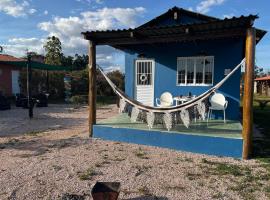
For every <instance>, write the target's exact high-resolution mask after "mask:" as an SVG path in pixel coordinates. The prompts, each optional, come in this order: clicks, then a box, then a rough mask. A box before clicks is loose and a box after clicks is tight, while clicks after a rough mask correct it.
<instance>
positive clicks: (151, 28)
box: [82, 7, 267, 49]
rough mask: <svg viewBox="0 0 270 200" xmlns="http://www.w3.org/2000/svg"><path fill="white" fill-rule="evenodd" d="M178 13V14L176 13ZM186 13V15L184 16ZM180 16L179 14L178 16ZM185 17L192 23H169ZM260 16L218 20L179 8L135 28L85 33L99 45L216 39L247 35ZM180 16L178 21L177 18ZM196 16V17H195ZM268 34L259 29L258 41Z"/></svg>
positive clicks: (84, 33) (86, 36) (116, 45)
mask: <svg viewBox="0 0 270 200" xmlns="http://www.w3.org/2000/svg"><path fill="white" fill-rule="evenodd" d="M175 12H177V15H175ZM181 14H182V15H181ZM175 16H176V17H175ZM181 16H182V17H183V16H186V17H187V18H191V23H189V22H187V23H181V22H180V21H178V22H177V23H169V24H168V25H166V23H164V22H168V20H169V21H170V20H171V21H177V20H178V19H179V20H180V19H182V18H181ZM257 18H258V16H257V15H249V16H243V15H241V16H240V17H232V18H229V19H228V18H225V19H218V18H215V17H210V16H207V15H203V14H200V13H195V12H192V11H189V10H185V9H182V8H178V7H173V8H171V9H169V10H168V11H167V12H166V13H164V14H162V15H160V16H158V17H156V18H155V19H153V20H151V21H149V22H147V23H145V24H143V25H141V26H139V27H137V28H133V29H131V28H130V29H122V30H120V29H117V30H105V31H99V30H96V31H87V32H83V33H82V34H83V35H84V38H85V39H86V40H91V41H92V42H94V43H95V44H96V45H110V46H112V47H115V48H118V49H122V48H123V46H126V45H134V44H147V43H168V42H187V41H197V40H198V41H199V40H213V39H223V38H245V37H246V31H247V28H250V27H253V25H254V21H255V20H256V19H257ZM175 19H176V20H175ZM192 19H195V20H192ZM266 33H267V31H265V30H260V29H257V28H256V42H257V43H258V42H259V41H260V40H261V39H262V38H263V36H264V35H265V34H266Z"/></svg>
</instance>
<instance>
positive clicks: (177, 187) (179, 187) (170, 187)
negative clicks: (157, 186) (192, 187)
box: [164, 185, 185, 191]
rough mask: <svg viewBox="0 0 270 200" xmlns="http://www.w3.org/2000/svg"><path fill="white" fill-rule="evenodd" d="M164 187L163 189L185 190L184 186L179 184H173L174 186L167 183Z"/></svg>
mask: <svg viewBox="0 0 270 200" xmlns="http://www.w3.org/2000/svg"><path fill="white" fill-rule="evenodd" d="M164 189H165V190H177V191H184V190H185V187H183V186H180V185H174V186H170V185H167V186H165V188H164Z"/></svg>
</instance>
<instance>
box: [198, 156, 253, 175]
mask: <svg viewBox="0 0 270 200" xmlns="http://www.w3.org/2000/svg"><path fill="white" fill-rule="evenodd" d="M202 163H203V164H206V165H210V167H208V169H207V171H208V173H211V174H213V175H220V176H222V175H233V176H242V175H244V174H247V173H251V170H250V169H249V168H247V167H242V166H238V165H234V164H229V163H221V162H214V161H209V160H207V159H205V158H203V159H202Z"/></svg>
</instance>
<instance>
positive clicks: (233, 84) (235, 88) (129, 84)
mask: <svg viewBox="0 0 270 200" xmlns="http://www.w3.org/2000/svg"><path fill="white" fill-rule="evenodd" d="M243 47H244V41H243V40H242V39H226V40H225V39H224V40H212V41H203V42H192V43H181V44H180V43H168V44H159V45H158V44H154V45H150V44H149V45H137V46H130V47H129V48H128V49H127V50H125V53H126V55H125V75H126V76H125V82H126V85H125V91H126V93H127V94H128V95H129V96H130V97H132V98H134V78H135V74H134V73H135V66H134V62H135V60H136V59H137V58H138V54H144V55H145V56H146V58H151V59H154V60H155V78H154V79H155V88H154V96H155V98H157V97H160V95H161V94H162V93H163V92H165V91H170V92H171V93H172V94H173V95H174V96H179V95H187V94H188V93H189V92H191V93H192V94H195V95H199V94H201V93H203V92H204V91H206V90H207V89H209V88H210V87H209V86H176V70H177V57H184V56H198V55H200V54H201V53H205V54H206V55H208V56H214V85H215V84H216V83H218V82H219V81H220V80H221V79H222V78H224V70H225V69H227V68H230V69H233V68H234V67H235V66H236V65H237V64H239V63H240V61H241V60H242V58H243ZM240 76H241V72H240V70H238V71H237V72H236V73H235V74H234V75H233V76H232V77H230V79H229V80H228V81H227V82H226V83H225V84H224V85H223V86H222V87H221V88H220V89H219V90H220V91H221V92H223V93H225V94H228V96H232V97H234V98H236V99H240ZM227 99H228V101H229V104H228V108H227V111H226V114H227V118H229V119H239V117H240V115H239V113H240V112H239V102H237V101H235V100H232V99H230V98H229V97H227ZM214 114H215V113H214ZM218 116H220V115H218Z"/></svg>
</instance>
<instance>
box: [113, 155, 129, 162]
mask: <svg viewBox="0 0 270 200" xmlns="http://www.w3.org/2000/svg"><path fill="white" fill-rule="evenodd" d="M110 160H112V161H116V162H121V161H124V160H126V158H121V157H118V156H116V157H115V158H112V159H110Z"/></svg>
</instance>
